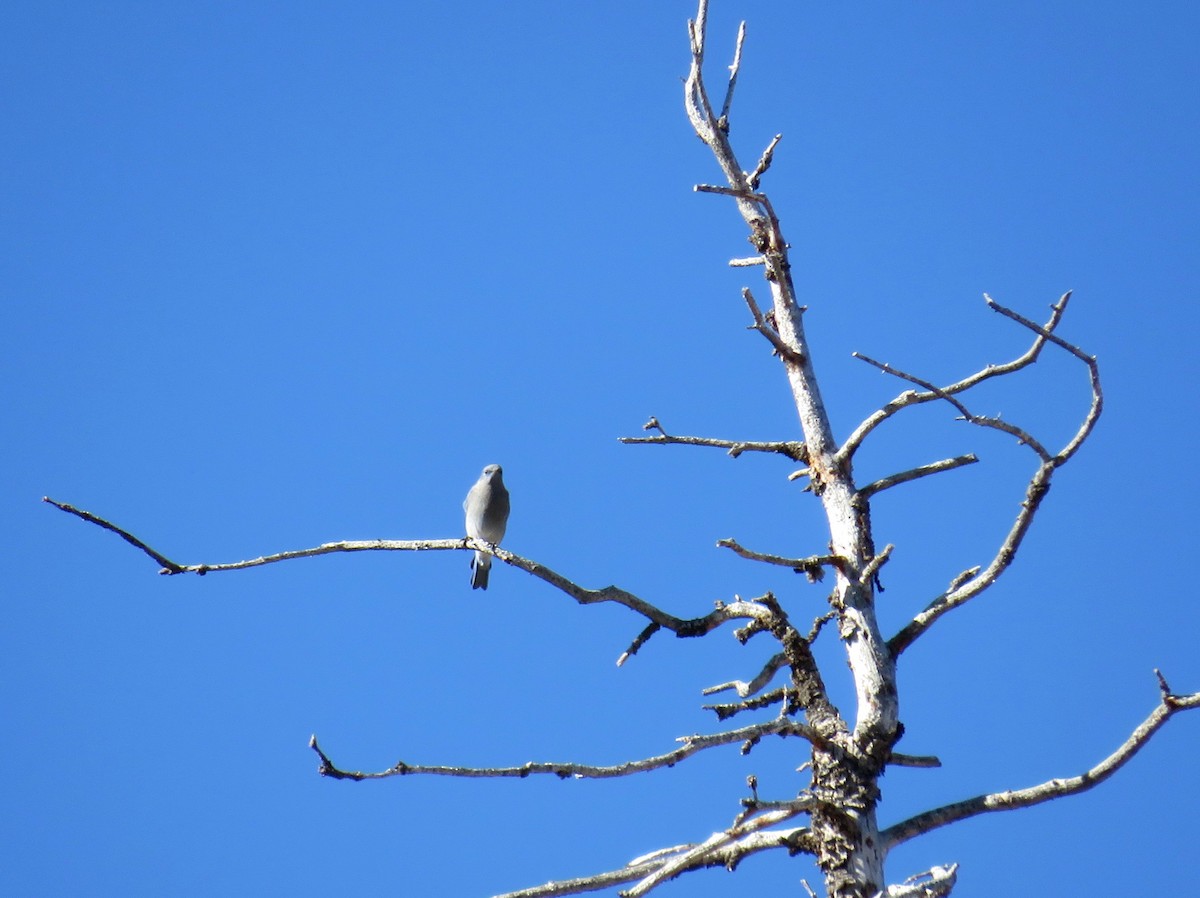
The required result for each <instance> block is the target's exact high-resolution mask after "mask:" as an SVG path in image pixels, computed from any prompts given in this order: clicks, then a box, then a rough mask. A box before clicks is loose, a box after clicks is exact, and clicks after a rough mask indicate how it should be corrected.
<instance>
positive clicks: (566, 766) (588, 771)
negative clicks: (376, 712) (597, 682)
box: [308, 717, 824, 781]
mask: <svg viewBox="0 0 1200 898" xmlns="http://www.w3.org/2000/svg"><path fill="white" fill-rule="evenodd" d="M764 736H780V737H784V738H786V737H788V736H799V737H800V738H802V739H807V740H808V741H809V742H814V743H818V744H823V741H824V740H822V739H821V738H820V737H819V736H818V735H817V734H815V733H814V732H813V731H812V729H811V728H810V727H808V726H807V725H805V724H803V723H800V722H799V721H796V720H791V719H789V718H786V717H776V718H773V719H771V720H767V721H762V722H760V723H754V724H750V725H749V726H744V727H740V728H739V729H736V730H729V731H727V732H723V733H711V734H709V735H699V734H697V735H692V736H681V737H679V738H678V739H677V740H675V741H677V742H680V743H682V744H681V745H680V747H679V748H676V749H673V750H671V751H669V752H666V753H665V754H661V755H655V756H654V757H650V758H643V759H641V760H639V761H626V762H624V763H622V764H613V765H609V766H599V765H595V764H576V763H573V762H561V763H557V762H538V761H528V762H526V763H524V764H521V765H520V766H518V767H455V766H449V765H444V764H433V765H430V764H408V763H405V762H404V761H397V762H396V763H395V764H394V765H393V766H391V767H389V768H387V769H386V770H379V771H375V772H364V771H361V770H342V769H341V768H339V767H338V766H337V765H336V764H334V763H333V761H332V760H330V758H329V756H328V755H326V754H325V752H324V751H322V750H321V747H320V746H319V745H318V744H317V737H316V736H315V735H314V736H313V737H312V738H311V739H309V742H308V745H309V747H310V748H311V749H312V750H313V751H315V752H316V753H317V755H318V756H319V757H320V758H321V766H320V767H319V768H318V772H319V773H320V774H321V776H328V777H332V778H333V779H348V780H355V781H358V780H377V779H387V778H389V777H393V776H412V775H417V774H424V775H427V776H454V777H465V778H473V779H506V778H516V779H524V778H525V777H528V776H530V775H533V774H553V775H554V776H557V777H558V778H559V779H612V778H614V777H619V776H631V775H633V774H636V773H646V772H647V771H650V770H657V769H659V768H661V767H674V766H675V765H676V764H678V763H679V762H680V761H683V760H685V759H687V758H690V757H691V756H692V755H694V754H696V753H697V752H701V751H704V750H706V749H709V748H716V747H718V746H722V745H730V744H732V743H735V742H741V743H743V748H742V754H746V753H747V751H748V748H747V746H750V745H754V744H755V743H757V742H758V741H759V740H761V739H762V738H763V737H764Z"/></svg>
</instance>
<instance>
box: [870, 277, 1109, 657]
mask: <svg viewBox="0 0 1200 898" xmlns="http://www.w3.org/2000/svg"><path fill="white" fill-rule="evenodd" d="M1070 295H1071V294H1070V293H1066V294H1064V295H1063V297H1062V299H1060V300H1059V301H1058V303H1057V304H1055V306H1054V315H1052V316H1051V321H1050V323H1049V324H1047V325H1046V326H1044V327H1043V326H1041V325H1038V324H1035V323H1034V322H1032V321H1030V320H1029V319H1028V318H1025V317H1023V316H1021V315H1019V314H1017V313H1016V312H1014V311H1012V310H1011V309H1006V308H1005V307H1004V306H1001V305H1000V304H999V303H997V302H996V301H995V300H993V299H992V298H991V297H990V296H987V295H986V294H985V295H984V298H985V299H986V300H987V303H988V306H989V307H991V308H992V309H995V310H996V311H997V312H999V313H1001V314H1002V315H1005V316H1006V317H1008V318H1011V319H1012V320H1014V321H1016V322H1017V323H1018V324H1021V325H1022V326H1024V327H1027V328H1029V329H1030V330H1032V331H1033V332H1034V333H1035V334H1037V338H1036V340H1035V344H1034V345H1035V347H1038V346H1040V345H1044V344H1045V343H1046V342H1051V343H1053V344H1054V345H1056V346H1059V347H1061V348H1062V349H1064V350H1065V351H1066V352H1068V353H1070V354H1071V355H1073V356H1074V357H1075V358H1077V359H1079V361H1081V362H1083V364H1084V365H1085V366H1086V367H1087V369H1088V380H1089V383H1090V386H1091V390H1092V399H1091V402H1090V403H1089V405H1088V410H1087V414H1085V415H1084V418H1083V421H1082V423H1081V424H1080V425H1079V428H1078V429H1077V430H1076V431H1075V434H1074V435H1073V436H1072V437H1071V439H1070V440H1069V441H1068V442H1067V444H1066V445H1065V446H1064V447H1063V448H1062V449H1060V450H1059V451H1058V452H1057V453H1055V454H1054V455H1050V454H1049V453H1048V452H1046V450H1045V449H1042V448H1041V447H1040V446H1037V447H1034V448H1035V451H1037V452H1038V455H1039V456H1040V457H1041V458H1042V463H1041V465H1039V466H1038V469H1037V470H1036V471H1035V472H1034V474H1033V476H1032V477H1030V479H1029V485H1028V486H1027V487H1026V489H1025V500H1024V501H1023V502H1022V503H1021V510H1020V511H1019V512H1018V513H1017V517H1016V520H1015V521H1013V525H1012V527H1011V528H1009V531H1008V535H1007V536H1005V538H1004V542H1003V543H1001V545H1000V548H999V549H998V550H997V551H996V554H995V556H994V557H993V558H992V560H991V562H990V563H989V564H988V566H987V567H986V568H984V569H983V571H982V572H979V571H978V568H975V569H973V571H975V573H968V574H965V575H964V576H965V579H963V578H962V577H960V578H958V579H956V580H955V581H954V583H952V584H951V585H950V588H949V589H948V590H947V591H946V592H944V593H942V594H941V595H940V596H938V597H937V598H935V599H934V600H933V601H932V602H930V603H929V605H927V606H926V607H925V608H924V610H922V611H921V612H920V613H919V614H917V615H916V616H915V617H914V618H913V619H912V621H910V622H909V623H908V625H906V626H905V627H904V629H902V630H901V631H900V632H899V633H897V634H896V635H895V636H893V637H892V638H891V639H890V640H889V641H888V647H889V648H890V649H891V650H892V654H893V655H894V656H898V655H899V654H900V653H901V652H903V651H904V650H905V649H906V648H908V647H909V646H910V645H912V643H913V642H914V641H915V640H916V639H917V638H919V637H920V636H921V635H922V634H924V633H925V632H926V631H927V630H928V629H929V628H930V627H931V626H932V625H933V623H934V622H935V621H936V620H937V619H938V618H940V617H941V616H942V615H943V614H945V613H946V612H948V611H951V610H953V609H954V608H957V607H958V606H960V605H962V604H963V603H965V602H967V601H968V600H970V599H972V598H974V597H975V596H977V595H979V594H980V593H981V592H983V591H984V590H986V589H988V588H989V587H990V586H992V584H994V583H995V582H996V580H997V579H999V577H1000V575H1001V574H1003V573H1004V572H1005V571H1006V570H1007V569H1008V567H1009V565H1010V564H1012V562H1013V559H1014V558H1015V557H1016V554H1017V549H1018V548H1019V547H1020V545H1021V543H1022V542H1023V541H1024V539H1025V534H1026V533H1028V532H1029V528H1030V526H1031V525H1032V523H1033V517H1034V515H1035V514H1037V511H1038V508H1039V507H1040V506H1041V504H1042V500H1044V499H1045V498H1046V493H1047V492H1048V491H1049V489H1050V481H1051V479H1052V478H1053V477H1054V472H1055V471H1056V470H1058V468H1060V467H1061V466H1062V465H1065V464H1066V463H1067V462H1068V461H1069V460H1070V459H1071V457H1072V456H1074V454H1075V453H1076V452H1077V451H1079V447H1080V446H1082V445H1083V443H1084V441H1085V440H1086V439H1087V438H1088V437H1089V436H1090V435H1091V433H1092V430H1093V429H1094V428H1095V426H1096V421H1097V420H1099V418H1100V413H1101V411H1103V409H1104V393H1103V391H1102V390H1101V388H1100V368H1099V366H1098V365H1097V363H1096V358H1095V356H1090V355H1087V354H1086V353H1084V352H1083V350H1081V349H1080V348H1079V347H1077V346H1075V345H1074V344H1072V343H1068V342H1067V341H1065V340H1063V339H1062V338H1061V337H1058V336H1056V335H1055V334H1054V333H1053V325H1055V324H1057V318H1056V317H1055V316H1061V312H1062V310H1063V308H1065V306H1066V302H1067V300H1068V299H1069V298H1070ZM1038 341H1040V344H1039V342H1038ZM943 392H945V391H943Z"/></svg>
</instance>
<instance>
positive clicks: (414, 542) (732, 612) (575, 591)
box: [42, 497, 774, 637]
mask: <svg viewBox="0 0 1200 898" xmlns="http://www.w3.org/2000/svg"><path fill="white" fill-rule="evenodd" d="M42 501H44V502H47V503H49V504H50V505H53V506H54V507H55V508H59V509H61V510H62V511H65V512H67V513H68V514H72V515H74V516H75V517H78V518H81V519H82V520H85V521H88V522H89V523H92V524H96V525H97V526H100V527H103V528H104V529H105V530H109V531H111V532H113V533H116V534H117V535H118V536H120V537H121V538H122V539H124V540H125V541H126V542H128V543H130V544H131V545H133V546H136V547H137V548H139V549H141V550H142V551H143V552H145V553H146V554H147V555H149V556H150V557H151V558H153V559H154V560H155V561H156V562H158V563H159V564H160V565H161V569H160V570H159V573H160V574H169V575H170V574H199V575H204V574H208V573H215V572H223V571H239V570H245V569H247V568H252V567H261V566H263V565H266V564H276V563H278V562H283V561H293V560H295V559H298V558H311V557H314V556H317V555H329V554H332V553H335V552H371V551H393V552H395V551H410V552H414V551H445V550H449V551H464V550H472V551H483V552H487V553H489V554H491V555H493V556H494V557H496V558H498V559H499V560H500V561H503V562H504V563H505V564H509V565H512V566H513V567H517V568H520V569H521V570H523V571H526V572H527V573H530V574H532V575H533V576H535V577H537V578H538V579H540V580H542V581H544V582H546V583H549V584H550V585H551V586H553V587H555V588H556V589H558V590H560V591H561V592H564V593H566V594H567V595H569V596H570V597H571V598H573V599H575V600H576V601H577V602H579V603H580V604H581V605H590V604H595V603H598V602H615V603H617V604H619V605H624V606H625V607H626V608H629V609H630V610H631V611H635V612H637V613H638V614H641V615H642V616H643V617H646V618H648V619H649V620H651V621H653V622H654V623H655V624H657V625H658V626H659V627H663V628H666V629H668V630H670V631H672V632H673V633H675V634H676V635H677V636H681V637H688V636H703V635H704V634H706V633H709V632H711V631H712V630H714V629H716V628H717V627H719V626H720V625H721V624H723V623H725V622H727V621H731V620H744V619H750V620H756V621H759V622H760V623H761V624H762V625H763V629H769V626H770V624H771V623H772V622H773V620H774V612H773V611H772V610H771V609H770V608H769V607H767V606H766V605H764V604H761V603H759V602H756V601H752V600H751V601H744V600H737V601H734V602H729V603H721V604H719V605H718V606H717V607H716V608H715V609H714V610H713V611H711V612H710V613H708V614H706V615H704V616H703V617H698V618H680V617H676V616H675V615H673V614H668V613H667V612H665V611H663V610H662V609H661V608H658V607H656V606H654V605H652V604H651V603H649V602H647V601H645V600H644V599H641V598H639V597H638V596H635V595H634V594H633V593H630V592H627V591H626V590H623V589H621V588H620V587H617V586H606V587H604V588H603V589H588V588H587V587H584V586H580V585H579V584H578V583H575V582H573V581H571V580H568V579H567V578H566V577H564V576H563V575H562V574H560V573H558V572H557V571H554V570H552V569H550V568H548V567H546V566H545V565H544V564H541V563H539V562H537V561H534V560H532V559H529V558H524V557H522V556H520V555H516V554H514V553H513V552H509V551H508V550H507V549H502V548H500V547H499V546H495V545H492V544H491V543H488V542H484V541H483V540H477V539H469V538H465V537H464V538H460V539H408V540H400V539H370V540H344V541H341V542H331V543H323V544H321V545H319V546H313V547H311V548H307V549H294V550H290V551H286V552H277V553H275V554H273V555H261V556H259V557H258V558H249V559H246V560H243V561H231V562H223V563H219V564H181V563H179V562H177V561H173V560H171V559H170V558H167V557H166V556H165V555H163V554H162V553H161V552H158V551H156V550H155V549H152V548H151V547H150V546H149V545H147V544H146V543H145V542H143V541H142V540H140V539H139V538H138V537H136V536H134V535H133V534H132V533H130V532H129V531H127V530H125V529H124V528H122V527H118V526H117V525H116V524H113V523H112V522H110V521H107V520H105V519H104V518H101V517H99V516H98V515H94V514H92V513H91V512H88V511H83V510H81V509H78V508H75V507H74V506H72V505H68V504H66V503H64V502H57V501H55V500H54V499H51V498H49V497H46V498H44V499H43V500H42Z"/></svg>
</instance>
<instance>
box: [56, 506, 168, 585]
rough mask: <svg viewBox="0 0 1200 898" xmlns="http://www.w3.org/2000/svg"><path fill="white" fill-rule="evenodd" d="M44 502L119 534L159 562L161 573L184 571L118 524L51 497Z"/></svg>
mask: <svg viewBox="0 0 1200 898" xmlns="http://www.w3.org/2000/svg"><path fill="white" fill-rule="evenodd" d="M42 501H43V502H48V503H49V504H51V505H53V506H54V507H55V508H58V509H61V510H62V511H65V512H66V513H67V514H73V515H75V517H77V518H82V519H83V520H85V521H88V522H89V523H92V524H96V525H97V526H99V527H103V528H104V529H105V530H111V531H112V532H113V533H115V534H117V536H119V537H121V539H123V540H125V542H127V543H129V544H130V545H131V546H135V547H137V548H139V549H141V550H142V551H143V552H145V553H146V554H147V555H149V556H150V557H151V558H153V559H154V560H155V561H157V562H158V563H159V564H161V565H162V568H163V569H162V570H161V571H160V572H159V573H163V574H178V573H181V572H182V571H183V569H184V568H183V566H182V565H179V564H176V563H175V562H174V561H172V560H171V559H170V558H167V556H165V555H163V554H161V553H159V552H156V551H155V550H154V549H152V548H150V547H149V546H148V545H146V544H145V543H144V542H142V541H141V540H140V539H138V538H137V537H136V536H134V535H133V534H132V533H130V532H129V531H128V530H122V529H121V528H120V527H118V526H117V525H116V524H113V523H111V522H109V521H106V520H104V518H101V517H97V516H96V515H94V514H92V513H91V512H90V511H84V510H83V509H81V508H76V507H75V506H74V505H67V504H66V503H65V502H55V501H54V500H53V499H51V498H50V497H49V496H42Z"/></svg>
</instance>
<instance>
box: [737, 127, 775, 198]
mask: <svg viewBox="0 0 1200 898" xmlns="http://www.w3.org/2000/svg"><path fill="white" fill-rule="evenodd" d="M781 140H783V135H782V134H776V135H775V136H774V137H772V138H771V142H770V143H769V144H767V148H766V149H765V150H763V154H762V156H761V157H759V160H758V165H756V166H754V171H752V172H750V177H749V178H747V179H746V180H747V182H748V183H749V185H750V189H751V190H758V182H759V181H760V180H761V179H762V176H763V175H765V174H766V173H767V169H769V168H770V167H771V161H772V160H773V159H774V158H775V147H777V146H779V141H781Z"/></svg>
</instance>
